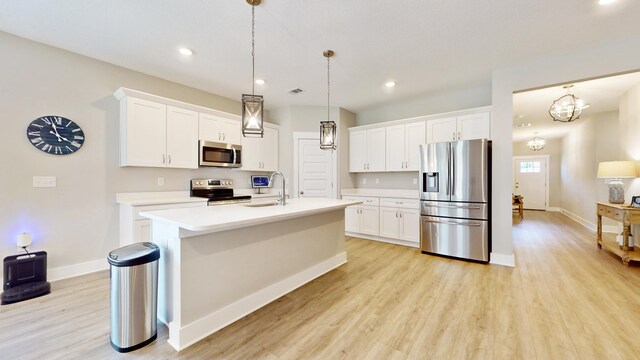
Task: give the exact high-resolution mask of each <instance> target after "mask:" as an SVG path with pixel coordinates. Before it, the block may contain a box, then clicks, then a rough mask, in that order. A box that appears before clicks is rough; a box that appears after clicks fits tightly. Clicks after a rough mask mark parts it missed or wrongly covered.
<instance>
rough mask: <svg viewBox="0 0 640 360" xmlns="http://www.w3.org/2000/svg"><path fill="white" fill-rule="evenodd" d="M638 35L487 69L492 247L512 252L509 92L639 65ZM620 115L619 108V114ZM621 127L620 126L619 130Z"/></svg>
mask: <svg viewBox="0 0 640 360" xmlns="http://www.w3.org/2000/svg"><path fill="white" fill-rule="evenodd" d="M639 64H640V38H631V39H627V40H625V41H619V42H616V43H612V44H609V45H607V46H602V47H597V48H592V49H585V50H583V51H579V52H574V53H570V54H563V55H560V56H552V57H545V58H542V59H539V60H535V61H531V62H528V63H525V64H521V65H517V66H513V67H508V68H503V69H498V70H496V71H494V72H493V76H492V78H493V82H492V85H493V86H492V103H493V114H492V120H491V130H492V137H493V139H494V141H493V150H494V159H493V160H494V162H493V165H494V167H493V168H494V171H493V188H494V193H493V211H492V213H493V251H494V252H495V253H498V254H501V255H504V256H510V255H511V254H513V245H512V239H511V204H510V197H511V196H510V190H511V179H512V174H511V161H512V154H513V151H512V145H511V139H512V132H513V131H512V129H513V93H514V92H515V91H522V90H527V89H532V88H538V87H545V86H549V85H553V84H560V83H568V82H574V81H577V80H582V79H589V78H594V77H601V76H605V75H611V74H616V73H622V72H629V71H635V70H637V69H638V67H640V65H639ZM620 115H621V116H622V111H621V114H620ZM621 130H622V129H621Z"/></svg>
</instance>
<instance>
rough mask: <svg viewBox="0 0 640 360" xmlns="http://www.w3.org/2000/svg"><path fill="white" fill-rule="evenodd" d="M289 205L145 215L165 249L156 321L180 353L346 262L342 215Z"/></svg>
mask: <svg viewBox="0 0 640 360" xmlns="http://www.w3.org/2000/svg"><path fill="white" fill-rule="evenodd" d="M358 203H359V201H346V200H330V199H313V198H310V199H291V200H289V201H288V202H287V205H286V206H281V205H275V206H266V207H248V206H245V205H240V204H238V205H224V206H209V207H197V208H184V209H171V210H161V211H149V212H143V213H140V215H141V216H144V217H147V218H149V219H151V227H152V238H153V242H154V243H156V244H158V245H159V246H160V249H161V258H160V271H159V286H158V319H159V320H160V321H162V322H163V323H165V324H167V326H168V327H169V344H171V346H173V347H174V348H175V349H176V350H178V351H180V350H182V349H185V348H186V347H188V346H190V345H192V344H194V343H195V342H197V341H199V340H201V339H203V338H204V337H206V336H208V335H210V334H212V333H214V332H216V331H218V330H220V329H221V328H223V327H225V326H227V325H229V324H231V323H233V322H234V321H236V320H238V319H240V318H242V317H243V316H245V315H247V314H249V313H251V312H253V311H255V310H257V309H259V308H260V307H262V306H264V305H266V304H268V303H270V302H272V301H274V300H276V299H277V298H279V297H281V296H282V295H285V294H287V293H289V292H290V291H292V290H294V289H296V288H298V287H300V286H302V285H304V284H305V283H307V282H309V281H311V280H313V279H315V278H317V277H319V276H321V275H323V274H325V273H327V272H329V271H331V270H333V269H335V268H336V267H338V266H340V265H342V264H344V263H345V262H346V261H347V255H346V252H345V250H344V208H345V207H347V206H349V205H355V204H358Z"/></svg>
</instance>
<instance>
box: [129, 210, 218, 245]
mask: <svg viewBox="0 0 640 360" xmlns="http://www.w3.org/2000/svg"><path fill="white" fill-rule="evenodd" d="M198 206H207V202H206V199H203V201H201V202H186V203H169V204H157V205H128V204H120V246H121V247H122V246H125V245H131V244H133V243H138V242H145V241H147V242H150V241H151V220H149V219H147V218H145V217H142V216H140V213H141V212H143V211H153V210H167V209H180V208H188V207H198Z"/></svg>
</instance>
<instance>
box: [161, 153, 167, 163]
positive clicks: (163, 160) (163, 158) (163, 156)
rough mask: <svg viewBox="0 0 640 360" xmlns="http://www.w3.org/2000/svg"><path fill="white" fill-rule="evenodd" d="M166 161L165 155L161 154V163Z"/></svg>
mask: <svg viewBox="0 0 640 360" xmlns="http://www.w3.org/2000/svg"><path fill="white" fill-rule="evenodd" d="M166 161H167V158H166V156H165V155H162V163H163V164H164V163H165V162H166Z"/></svg>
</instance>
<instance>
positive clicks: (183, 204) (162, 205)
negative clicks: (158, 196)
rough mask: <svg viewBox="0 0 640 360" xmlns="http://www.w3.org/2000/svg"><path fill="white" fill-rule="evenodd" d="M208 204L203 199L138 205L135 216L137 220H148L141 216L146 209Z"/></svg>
mask: <svg viewBox="0 0 640 360" xmlns="http://www.w3.org/2000/svg"><path fill="white" fill-rule="evenodd" d="M206 205H207V202H206V201H203V202H188V203H178V204H159V205H143V206H136V207H134V208H133V218H134V219H135V220H148V219H147V218H146V217H142V216H140V213H141V212H144V211H154V210H168V209H181V208H190V207H198V206H206Z"/></svg>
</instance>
